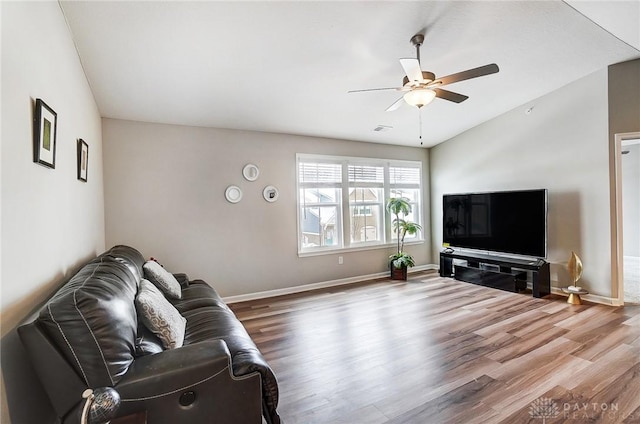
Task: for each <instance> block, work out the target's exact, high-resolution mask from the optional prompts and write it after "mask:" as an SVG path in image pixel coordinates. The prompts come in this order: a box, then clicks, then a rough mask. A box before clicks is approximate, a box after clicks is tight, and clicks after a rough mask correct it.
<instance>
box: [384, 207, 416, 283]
mask: <svg viewBox="0 0 640 424" xmlns="http://www.w3.org/2000/svg"><path fill="white" fill-rule="evenodd" d="M387 211H388V212H389V213H391V214H393V215H394V216H395V218H394V220H393V221H392V222H391V224H392V225H393V230H394V231H395V233H396V238H397V239H398V250H397V251H396V253H394V254H393V255H391V256H389V269H390V270H391V279H392V280H405V281H406V280H407V268H409V267H411V266H414V265H415V262H414V260H413V257H411V255H409V254H408V253H405V252H404V238H405V236H406V235H407V234H410V235H413V234H416V233H417V232H418V231H419V230H420V229H422V226H420V224H418V223H415V222H412V221H407V220H406V217H407V215H409V214H410V213H411V204H410V203H409V199H407V198H406V197H392V198H390V199H389V200H388V201H387Z"/></svg>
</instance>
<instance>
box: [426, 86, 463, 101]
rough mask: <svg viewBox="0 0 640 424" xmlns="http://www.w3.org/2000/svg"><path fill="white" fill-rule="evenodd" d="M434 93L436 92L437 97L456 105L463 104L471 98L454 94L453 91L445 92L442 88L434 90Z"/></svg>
mask: <svg viewBox="0 0 640 424" xmlns="http://www.w3.org/2000/svg"><path fill="white" fill-rule="evenodd" d="M433 91H435V92H436V97H439V98H441V99H444V100H449V101H450V102H454V103H462V102H464V101H465V100H467V99H468V98H469V96H465V95H464V94H458V93H454V92H453V91H449V90H443V89H442V88H434V89H433Z"/></svg>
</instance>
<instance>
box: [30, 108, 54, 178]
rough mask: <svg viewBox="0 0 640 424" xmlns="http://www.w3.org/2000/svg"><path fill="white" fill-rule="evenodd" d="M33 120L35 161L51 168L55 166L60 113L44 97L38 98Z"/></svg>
mask: <svg viewBox="0 0 640 424" xmlns="http://www.w3.org/2000/svg"><path fill="white" fill-rule="evenodd" d="M33 120H34V122H33V161H34V162H36V163H39V164H40V165H43V166H46V167H49V168H55V167H56V128H57V126H58V114H56V113H55V111H54V110H53V109H51V108H50V107H49V106H47V104H46V103H45V102H44V101H42V99H36V110H35V113H34V116H33Z"/></svg>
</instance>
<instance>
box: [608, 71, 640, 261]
mask: <svg viewBox="0 0 640 424" xmlns="http://www.w3.org/2000/svg"><path fill="white" fill-rule="evenodd" d="M637 131H640V59H638V60H632V61H629V62H623V63H618V64H615V65H611V66H609V143H610V152H611V153H610V154H611V155H612V157H613V154H614V147H613V146H614V142H615V135H616V134H620V133H630V132H637ZM636 147H637V146H636ZM629 150H632V153H630V154H628V155H626V156H623V157H622V172H623V175H622V177H623V182H622V189H623V194H622V196H623V211H622V213H623V221H624V225H623V230H624V234H623V242H624V248H623V250H624V255H630V256H640V229H639V226H640V224H639V221H640V218H638V217H639V216H640V213H638V208H637V205H638V202H639V200H638V197H640V193H639V192H640V188H639V185H640V181H639V178H640V177H638V162H637V156H638V155H637V148H634V149H629ZM634 161H635V162H634ZM612 184H613V181H612Z"/></svg>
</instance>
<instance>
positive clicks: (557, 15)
mask: <svg viewBox="0 0 640 424" xmlns="http://www.w3.org/2000/svg"><path fill="white" fill-rule="evenodd" d="M587 3H588V4H587ZM61 5H62V8H63V11H64V13H65V16H66V18H67V20H68V23H69V26H70V28H71V31H72V33H73V37H74V40H75V43H76V45H77V49H78V52H79V55H80V58H81V61H82V64H83V66H84V69H85V72H86V75H87V78H88V80H89V83H90V85H91V89H92V91H93V93H94V96H95V98H96V102H97V104H98V108H99V110H100V113H101V115H102V116H103V117H108V118H118V119H126V120H136V121H146V122H159V123H170V124H180V125H192V126H205V127H218V128H233V129H245V130H255V131H266V132H276V133H289V134H300V135H311V136H318V137H329V138H337V139H345V140H360V141H368V142H377V143H388V144H398V145H409V146H419V145H420V142H419V140H418V134H419V124H418V122H419V115H418V114H419V112H418V110H417V109H416V108H413V107H410V106H408V105H406V104H405V105H403V106H402V107H401V108H399V109H398V110H396V111H393V112H385V109H386V108H387V107H388V106H389V105H391V104H392V103H393V102H394V101H395V100H396V99H397V98H399V97H400V94H401V93H398V92H395V91H381V92H369V93H347V91H348V90H353V89H363V88H376V87H394V86H400V85H401V84H402V82H401V81H402V78H403V76H404V74H403V70H402V67H401V66H400V64H399V62H398V59H399V58H403V57H415V49H414V47H413V46H412V45H411V44H410V42H409V39H410V38H411V36H413V35H414V34H415V33H418V32H423V33H424V34H425V44H424V46H423V47H422V51H421V52H422V55H421V56H422V57H421V59H422V68H423V70H429V71H432V72H434V73H435V74H436V76H437V77H442V76H445V75H449V74H452V73H456V72H460V71H463V70H466V69H469V68H475V67H478V66H482V65H486V64H489V63H497V64H498V66H499V67H500V72H499V73H498V74H493V75H488V76H484V77H481V78H477V79H471V80H467V81H462V82H458V83H456V84H452V85H448V86H446V87H445V88H447V89H449V90H451V91H455V92H459V93H462V94H465V95H468V96H469V99H468V100H467V101H465V102H464V103H460V104H455V103H451V102H448V101H445V100H441V99H436V100H435V101H434V102H433V103H431V104H430V105H428V106H426V107H424V108H423V109H422V110H421V114H422V124H423V141H424V146H425V147H428V146H432V145H435V144H438V143H440V142H443V141H445V140H447V139H449V138H451V137H453V136H455V135H457V134H459V133H461V132H463V131H465V130H467V129H469V128H472V127H474V126H476V125H478V124H480V123H482V122H484V121H487V120H489V119H491V118H493V117H495V116H498V115H500V114H502V113H504V112H507V111H509V110H511V109H513V108H514V107H517V106H520V105H523V104H526V103H527V102H530V101H531V100H533V99H536V98H538V97H540V96H542V95H544V94H547V93H549V92H551V91H553V90H556V89H558V88H559V87H562V86H563V85H566V84H568V83H570V82H572V81H575V80H577V79H579V78H581V77H583V76H585V75H588V74H590V73H592V72H595V71H597V70H599V69H602V68H604V67H606V66H608V65H610V64H614V63H618V62H623V61H627V60H631V59H635V58H638V57H640V51H639V49H640V29H639V28H640V27H639V22H640V2H638V1H637V0H633V1H622V2H611V1H595V2H593V1H589V2H583V1H569V2H567V3H565V2H562V1H520V2H512V1H496V2H493V1H488V2H487V1H482V2H479V1H475V2H466V1H422V2H405V1H398V2H370V1H368V2H365V1H344V2H322V1H299V2H280V1H262V2H238V1H236V2H213V1H209V2H164V1H162V2H160V1H157V2H156V1H152V2H116V1H114V2H93V1H91V2H81V1H70V2H67V1H63V2H61ZM583 14H585V15H587V16H590V18H587V17H585V15H583ZM604 27H608V28H611V29H609V30H605V29H604ZM614 34H615V35H614ZM623 40H624V41H623ZM378 125H386V126H390V127H393V128H392V129H391V130H389V131H386V132H375V131H373V129H374V128H375V127H377V126H378Z"/></svg>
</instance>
